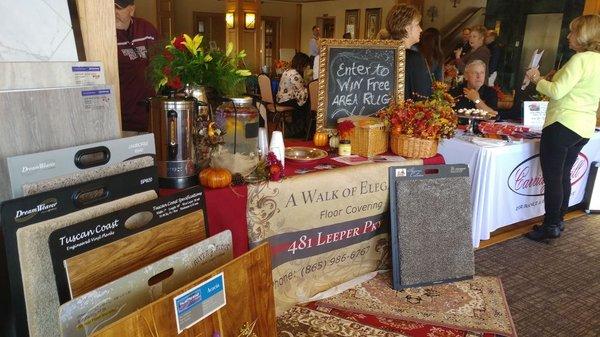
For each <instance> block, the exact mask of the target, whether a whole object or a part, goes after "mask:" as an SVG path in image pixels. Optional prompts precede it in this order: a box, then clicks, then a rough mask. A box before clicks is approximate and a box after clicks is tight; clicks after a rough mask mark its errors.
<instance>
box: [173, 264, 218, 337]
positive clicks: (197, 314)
mask: <svg viewBox="0 0 600 337" xmlns="http://www.w3.org/2000/svg"><path fill="white" fill-rule="evenodd" d="M173 303H174V305H175V320H176V321H177V333H181V332H182V331H183V330H185V329H187V328H189V327H192V326H193V325H195V324H196V323H198V322H200V321H201V320H203V319H205V318H206V317H208V316H209V315H211V314H213V313H214V312H215V311H217V310H219V309H221V308H222V307H224V306H225V304H227V301H226V298H225V282H224V279H223V273H219V274H218V275H215V276H214V277H211V278H210V279H208V280H206V281H205V282H202V283H200V284H199V285H197V286H195V287H193V288H192V289H190V290H188V291H186V292H184V293H183V294H181V295H179V296H177V297H175V298H174V299H173Z"/></svg>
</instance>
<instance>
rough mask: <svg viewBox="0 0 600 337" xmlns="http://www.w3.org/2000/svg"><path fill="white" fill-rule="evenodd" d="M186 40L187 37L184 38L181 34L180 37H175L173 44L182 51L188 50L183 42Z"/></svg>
mask: <svg viewBox="0 0 600 337" xmlns="http://www.w3.org/2000/svg"><path fill="white" fill-rule="evenodd" d="M184 42H185V39H184V38H183V35H180V36H178V37H176V38H175V40H173V46H174V47H175V48H177V49H179V50H181V51H186V49H187V48H186V46H185V45H184V44H183V43H184Z"/></svg>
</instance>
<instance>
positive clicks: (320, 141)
mask: <svg viewBox="0 0 600 337" xmlns="http://www.w3.org/2000/svg"><path fill="white" fill-rule="evenodd" d="M328 142H329V136H328V135H327V133H325V132H320V131H317V132H315V135H314V136H313V143H314V144H315V146H326V145H327V144H328Z"/></svg>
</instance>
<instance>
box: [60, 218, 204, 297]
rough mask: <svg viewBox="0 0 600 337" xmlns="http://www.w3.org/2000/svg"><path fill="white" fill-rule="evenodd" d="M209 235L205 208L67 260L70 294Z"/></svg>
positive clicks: (167, 254)
mask: <svg viewBox="0 0 600 337" xmlns="http://www.w3.org/2000/svg"><path fill="white" fill-rule="evenodd" d="M205 238H206V227H205V224H204V214H203V211H202V210H199V211H196V212H192V213H189V214H186V215H184V216H182V217H179V218H176V219H173V220H171V221H168V222H165V223H164V224H162V225H158V226H156V227H152V228H151V229H148V230H145V231H143V232H140V233H137V234H134V235H131V236H129V237H126V238H123V239H121V240H117V241H114V242H111V243H109V244H107V245H104V246H102V247H98V248H96V249H92V250H89V251H87V252H85V253H82V254H80V255H77V256H74V257H71V258H69V259H67V260H65V262H64V263H65V269H66V271H67V277H68V279H69V286H70V289H71V297H72V298H76V297H78V296H80V295H82V294H85V293H87V292H89V291H92V290H94V289H96V288H98V287H101V286H103V285H105V284H107V283H109V282H111V281H114V280H116V279H118V278H120V277H122V276H125V275H127V274H129V273H131V272H133V271H135V270H137V269H140V268H142V267H145V266H147V265H149V264H151V263H153V262H156V261H158V260H160V259H162V258H164V257H166V256H169V255H171V254H173V253H176V252H178V251H180V250H182V249H184V248H186V247H189V246H191V245H193V244H194V243H197V242H200V241H201V240H203V239H205Z"/></svg>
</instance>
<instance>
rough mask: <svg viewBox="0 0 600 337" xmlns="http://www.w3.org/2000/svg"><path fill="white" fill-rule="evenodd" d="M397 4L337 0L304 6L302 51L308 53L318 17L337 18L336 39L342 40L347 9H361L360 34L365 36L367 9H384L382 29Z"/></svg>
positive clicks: (385, 0)
mask: <svg viewBox="0 0 600 337" xmlns="http://www.w3.org/2000/svg"><path fill="white" fill-rule="evenodd" d="M394 4H396V0H378V1H363V0H335V1H323V2H311V3H305V4H303V5H302V34H301V50H302V52H304V53H308V41H309V40H310V37H311V36H312V26H314V25H316V24H317V17H322V16H328V17H335V36H334V37H335V38H340V39H341V38H342V35H344V21H345V16H346V9H357V8H358V9H360V32H359V35H358V36H360V37H362V36H363V35H364V28H365V27H364V26H365V9H367V8H378V7H381V8H383V14H382V18H381V19H382V20H381V27H382V28H383V27H385V17H386V16H387V14H388V11H389V10H390V8H392V6H394Z"/></svg>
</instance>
